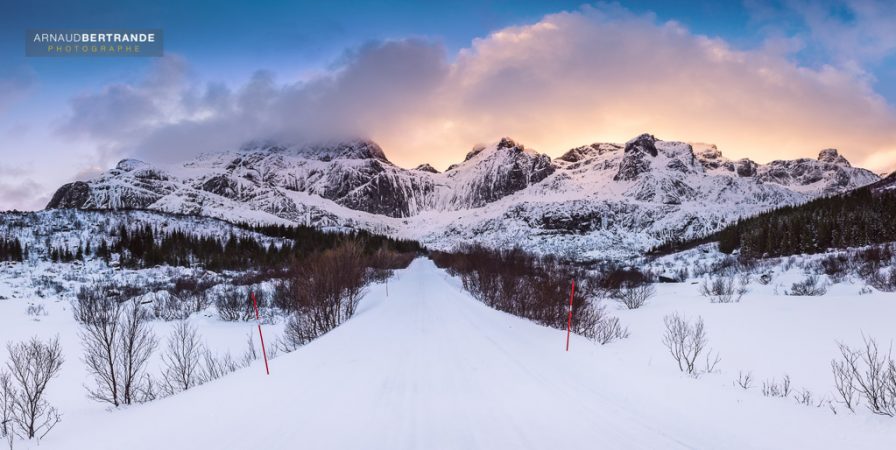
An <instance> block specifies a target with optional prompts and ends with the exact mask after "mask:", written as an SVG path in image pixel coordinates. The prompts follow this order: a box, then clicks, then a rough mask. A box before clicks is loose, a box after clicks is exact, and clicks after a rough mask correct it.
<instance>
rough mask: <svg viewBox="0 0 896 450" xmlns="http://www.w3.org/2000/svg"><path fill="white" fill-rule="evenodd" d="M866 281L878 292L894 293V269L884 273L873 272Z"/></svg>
mask: <svg viewBox="0 0 896 450" xmlns="http://www.w3.org/2000/svg"><path fill="white" fill-rule="evenodd" d="M866 279H867V280H868V284H870V285H871V286H874V288H875V289H877V290H879V291H883V292H896V268H890V269H889V270H886V271H881V270H873V271H871V274H870V275H869V276H868V277H866Z"/></svg>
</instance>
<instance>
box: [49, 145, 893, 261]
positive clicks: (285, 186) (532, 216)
mask: <svg viewBox="0 0 896 450" xmlns="http://www.w3.org/2000/svg"><path fill="white" fill-rule="evenodd" d="M878 179H879V177H878V176H876V175H874V174H873V173H871V172H869V171H866V170H864V169H859V168H854V167H852V166H851V165H850V164H849V162H848V161H846V159H845V158H843V157H842V156H841V155H839V154H838V152H837V151H836V150H833V149H826V150H823V151H822V152H821V153H820V154H819V156H818V158H817V159H808V158H804V159H797V160H792V161H773V162H771V163H769V164H757V163H755V162H753V161H751V160H749V159H741V160H737V161H732V160H729V159H728V158H726V157H724V156H723V155H722V152H721V151H719V150H718V149H717V148H716V147H715V146H711V145H705V144H694V145H691V144H686V143H682V142H668V141H662V140H659V139H657V138H656V137H654V136H652V135H649V134H643V135H640V136H638V137H636V138H634V139H632V140H631V141H629V142H627V143H626V144H625V145H617V144H605V143H598V144H591V145H586V146H581V147H576V148H574V149H571V150H569V151H568V152H566V153H565V154H563V155H562V156H560V157H559V158H556V159H554V160H551V158H549V157H548V156H547V155H543V154H539V153H537V152H534V151H532V150H530V149H527V148H525V146H523V145H522V144H520V143H518V142H515V141H514V140H512V139H510V138H504V139H502V140H500V141H499V142H497V143H495V144H493V145H489V146H477V147H475V148H473V150H471V151H470V152H469V153H468V154H467V156H466V158H465V159H464V161H463V162H461V163H458V164H455V165H452V166H451V167H449V169H448V170H446V171H445V172H443V173H439V172H438V171H437V170H435V169H434V168H432V166H429V165H426V164H424V165H421V166H419V167H417V168H415V169H413V170H406V169H403V168H400V167H397V166H395V165H394V164H392V163H391V162H390V161H389V160H388V158H387V157H386V155H385V153H384V152H383V151H382V149H381V148H380V147H379V146H378V145H376V144H375V143H373V142H371V141H365V140H353V141H346V142H337V143H329V144H319V145H313V146H301V147H295V146H283V145H277V144H272V143H253V144H250V145H247V146H244V147H243V148H241V149H239V150H237V151H231V152H222V153H215V154H206V155H202V156H200V157H198V158H196V159H194V160H192V161H189V162H186V163H184V164H182V165H177V166H172V167H157V166H153V165H150V164H147V163H144V162H141V161H136V160H124V161H122V162H121V163H119V164H118V165H117V166H116V167H115V168H113V169H111V170H109V171H108V172H106V173H104V174H102V175H100V176H98V177H96V178H94V179H92V180H88V181H78V182H75V183H70V184H67V185H65V186H62V187H61V188H59V190H58V191H57V192H56V194H55V195H54V196H53V198H52V200H51V201H50V203H49V204H48V206H47V207H48V208H90V209H124V208H128V209H149V210H159V211H166V212H177V213H185V214H198V215H208V216H214V217H219V218H224V219H228V220H235V221H252V222H257V221H267V222H278V221H280V222H297V223H302V224H308V225H313V226H320V227H348V228H368V229H372V230H375V231H378V232H383V233H391V234H395V235H400V236H404V237H411V238H416V239H420V240H422V241H423V242H424V243H426V244H428V245H430V246H433V247H437V248H449V247H451V246H453V245H455V244H457V243H459V242H467V241H480V242H483V243H485V244H489V245H496V246H497V245H520V246H522V247H525V248H528V249H529V250H533V251H537V252H542V253H563V254H569V255H571V256H575V257H608V256H612V255H626V254H633V253H637V252H638V251H640V250H643V249H645V248H646V247H649V246H651V245H655V244H656V243H659V242H660V241H662V240H664V239H668V238H670V237H690V236H696V235H699V234H702V233H707V232H710V231H713V230H715V229H718V228H719V227H721V226H724V225H725V224H727V223H728V222H730V221H731V220H734V219H736V218H738V217H742V216H745V215H750V214H753V213H757V212H759V211H762V210H766V209H770V208H774V207H777V206H781V205H786V204H795V203H800V202H803V201H806V200H808V199H811V198H813V197H815V196H818V195H824V194H830V193H835V192H843V191H846V190H849V189H852V188H855V187H859V186H862V185H865V184H869V183H872V182H875V181H877V180H878Z"/></svg>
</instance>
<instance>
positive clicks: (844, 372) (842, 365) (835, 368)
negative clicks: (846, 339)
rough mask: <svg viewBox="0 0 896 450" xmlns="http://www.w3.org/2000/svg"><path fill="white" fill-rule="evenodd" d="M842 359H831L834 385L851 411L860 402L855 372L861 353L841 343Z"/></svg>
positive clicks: (841, 401)
mask: <svg viewBox="0 0 896 450" xmlns="http://www.w3.org/2000/svg"><path fill="white" fill-rule="evenodd" d="M839 347H840V356H841V358H842V359H840V360H836V359H834V360H831V370H832V372H833V373H834V387H835V388H836V390H837V395H838V396H839V397H840V403H843V405H844V406H846V408H848V409H849V410H850V411H852V412H855V410H856V405H858V404H859V391H858V389H857V387H856V381H855V374H856V368H857V366H858V362H859V353H858V352H855V351H853V350H851V349H850V348H849V347H847V346H846V345H844V344H842V343H841V344H839Z"/></svg>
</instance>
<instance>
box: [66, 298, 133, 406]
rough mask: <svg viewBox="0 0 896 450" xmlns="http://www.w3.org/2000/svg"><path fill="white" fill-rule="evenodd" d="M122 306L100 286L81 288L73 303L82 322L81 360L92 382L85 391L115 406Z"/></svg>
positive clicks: (116, 404)
mask: <svg viewBox="0 0 896 450" xmlns="http://www.w3.org/2000/svg"><path fill="white" fill-rule="evenodd" d="M121 308H122V306H121V303H119V301H118V298H117V297H116V296H114V295H112V293H111V292H109V290H107V289H105V288H103V287H97V288H95V289H83V290H81V292H80V293H79V294H78V297H77V301H76V303H75V304H74V305H73V311H74V314H75V318H76V319H77V320H78V322H80V323H81V344H82V345H83V347H84V364H86V365H87V370H88V372H90V374H91V375H93V379H94V384H95V386H94V387H92V388H91V387H87V391H88V394H89V396H90V398H92V399H94V400H97V401H101V402H106V403H110V404H112V405H114V406H119V405H120V404H121V394H120V392H119V387H120V380H119V374H118V367H117V366H118V364H117V363H118V357H119V356H118V355H119V346H120V345H121V337H120V336H119V333H120V328H119V327H120V320H119V318H120V316H121Z"/></svg>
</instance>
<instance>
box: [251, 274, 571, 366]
mask: <svg viewBox="0 0 896 450" xmlns="http://www.w3.org/2000/svg"><path fill="white" fill-rule="evenodd" d="M574 295H576V279H575V278H573V279H572V290H571V291H569V318H568V319H566V351H569V335H570V333H572V297H573V296H574ZM259 330H260V328H259Z"/></svg>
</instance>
